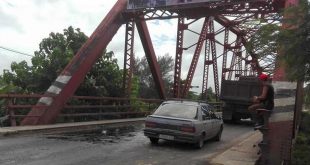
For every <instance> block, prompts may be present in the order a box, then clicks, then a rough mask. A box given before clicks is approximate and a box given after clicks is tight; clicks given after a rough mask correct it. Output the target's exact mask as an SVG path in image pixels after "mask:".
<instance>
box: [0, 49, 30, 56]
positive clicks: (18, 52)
mask: <svg viewBox="0 0 310 165" xmlns="http://www.w3.org/2000/svg"><path fill="white" fill-rule="evenodd" d="M0 48H1V49H4V50H7V51H10V52H14V53H17V54H21V55H24V56H29V57H33V56H34V55H31V54H27V53H23V52H20V51H17V50H14V49H10V48H6V47H3V46H0Z"/></svg>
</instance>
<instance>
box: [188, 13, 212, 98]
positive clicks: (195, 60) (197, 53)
mask: <svg viewBox="0 0 310 165" xmlns="http://www.w3.org/2000/svg"><path fill="white" fill-rule="evenodd" d="M209 22H210V17H206V18H205V19H204V23H203V25H202V29H201V33H200V36H199V39H198V42H197V44H196V49H195V53H194V55H193V59H192V62H191V65H190V68H189V71H188V74H187V78H186V81H185V84H184V87H183V98H184V97H185V96H186V95H187V94H188V92H189V89H190V87H191V84H192V81H193V77H194V74H195V71H196V67H197V63H198V60H199V57H200V53H201V49H202V46H203V43H204V41H205V39H206V36H207V32H208V26H209Z"/></svg>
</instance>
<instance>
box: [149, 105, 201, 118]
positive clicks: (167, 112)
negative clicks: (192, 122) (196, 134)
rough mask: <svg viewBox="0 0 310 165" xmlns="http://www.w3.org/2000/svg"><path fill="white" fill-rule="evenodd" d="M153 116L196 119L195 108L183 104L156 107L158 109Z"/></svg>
mask: <svg viewBox="0 0 310 165" xmlns="http://www.w3.org/2000/svg"><path fill="white" fill-rule="evenodd" d="M154 115H159V116H167V117H177V118H185V119H196V118H197V106H193V105H184V104H164V105H162V106H160V107H158V109H157V110H156V111H155V112H154Z"/></svg>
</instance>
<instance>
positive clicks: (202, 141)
mask: <svg viewBox="0 0 310 165" xmlns="http://www.w3.org/2000/svg"><path fill="white" fill-rule="evenodd" d="M204 144H205V141H204V138H203V136H201V137H200V138H199V141H198V142H197V143H196V144H195V147H196V148H197V149H202V148H203V145H204Z"/></svg>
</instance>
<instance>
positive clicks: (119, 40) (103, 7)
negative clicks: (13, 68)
mask: <svg viewBox="0 0 310 165" xmlns="http://www.w3.org/2000/svg"><path fill="white" fill-rule="evenodd" d="M115 2H116V0H100V1H98V0H78V1H76V0H27V1H25V0H1V1H0V47H4V48H9V49H13V50H17V51H19V52H23V53H26V54H28V55H33V54H34V51H36V50H39V43H40V42H41V41H42V39H43V38H47V37H48V35H49V33H50V32H60V33H62V32H63V29H66V28H68V27H69V26H73V27H74V28H80V29H81V31H82V32H84V33H85V34H86V35H87V36H90V35H91V34H92V32H93V31H94V30H95V28H96V27H97V26H98V25H99V23H100V22H101V21H102V20H103V18H104V17H105V16H106V14H107V13H108V12H109V10H110V9H111V8H112V7H113V5H114V4H115ZM201 22H202V21H200V25H201ZM147 25H148V27H149V31H150V34H151V38H152V42H153V44H154V49H155V53H156V55H157V56H163V55H165V54H169V55H171V56H173V58H174V55H175V45H176V33H177V20H176V19H171V20H165V21H159V20H153V21H148V22H147ZM199 27H200V26H199V21H198V23H196V25H193V27H192V29H194V30H197V32H199V31H200V29H199ZM200 28H201V27H200ZM124 35H125V27H124V25H123V26H122V27H121V28H120V29H119V30H118V32H117V34H116V35H115V36H114V38H113V40H112V41H111V42H110V44H109V45H108V47H107V50H108V51H113V52H114V54H115V57H116V58H117V59H118V63H119V66H120V67H121V68H122V67H123V57H124V42H125V37H124ZM135 35H136V36H135V38H136V39H135V49H134V52H135V55H136V56H139V57H142V56H143V55H144V51H143V48H142V46H141V42H140V39H139V35H138V33H137V32H136V33H135ZM185 38H187V39H186V41H185V43H184V45H185V46H186V45H191V44H193V43H195V42H197V39H198V36H197V35H196V34H193V33H186V34H185ZM193 51H194V48H192V49H189V50H188V51H187V52H185V53H184V55H183V63H182V79H185V78H186V75H187V72H188V68H189V65H190V62H191V59H192V54H193V53H192V52H193ZM0 57H1V58H0V73H1V74H2V71H3V69H10V65H11V63H12V62H14V61H15V62H20V61H23V60H25V61H27V62H28V65H31V56H27V55H21V54H17V53H13V52H10V51H7V50H4V49H1V48H0ZM197 68H201V69H197V72H196V74H195V77H194V79H193V83H192V85H193V86H199V88H194V89H192V90H193V91H195V92H198V93H200V92H201V85H202V75H203V69H202V68H203V57H200V61H199V63H198V66H197ZM210 79H211V80H212V81H213V79H212V76H211V75H210ZM211 86H213V85H211Z"/></svg>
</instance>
